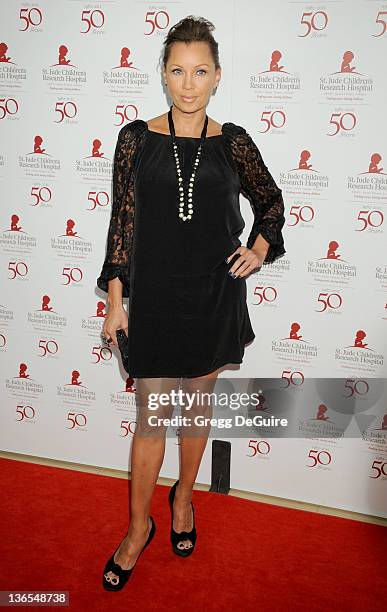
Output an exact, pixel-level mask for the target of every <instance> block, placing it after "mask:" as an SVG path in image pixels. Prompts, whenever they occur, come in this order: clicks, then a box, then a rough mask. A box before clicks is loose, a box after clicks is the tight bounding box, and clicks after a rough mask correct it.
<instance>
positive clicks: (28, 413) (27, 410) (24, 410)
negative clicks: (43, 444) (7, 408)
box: [16, 404, 35, 421]
mask: <svg viewBox="0 0 387 612" xmlns="http://www.w3.org/2000/svg"><path fill="white" fill-rule="evenodd" d="M16 414H18V415H19V416H20V419H16V420H17V421H24V419H33V418H35V408H33V407H32V406H24V405H22V404H19V405H18V406H16Z"/></svg>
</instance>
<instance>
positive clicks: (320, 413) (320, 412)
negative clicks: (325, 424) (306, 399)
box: [316, 404, 329, 421]
mask: <svg viewBox="0 0 387 612" xmlns="http://www.w3.org/2000/svg"><path fill="white" fill-rule="evenodd" d="M327 410H328V408H327V406H325V404H320V405H319V407H318V409H317V416H316V419H317V420H318V421H329V416H327V415H326V411H327Z"/></svg>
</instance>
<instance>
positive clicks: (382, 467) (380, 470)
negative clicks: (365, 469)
mask: <svg viewBox="0 0 387 612" xmlns="http://www.w3.org/2000/svg"><path fill="white" fill-rule="evenodd" d="M371 470H375V472H376V474H375V476H370V478H380V476H383V479H384V478H385V477H386V476H387V462H386V461H377V460H376V459H375V461H374V462H373V464H372V465H371Z"/></svg>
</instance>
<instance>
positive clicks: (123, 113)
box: [114, 104, 138, 126]
mask: <svg viewBox="0 0 387 612" xmlns="http://www.w3.org/2000/svg"><path fill="white" fill-rule="evenodd" d="M115 115H118V117H119V118H120V119H121V121H120V122H119V123H115V124H114V125H116V126H119V125H122V124H123V123H124V121H135V120H136V119H137V117H138V108H137V106H135V105H134V104H117V106H116V112H115Z"/></svg>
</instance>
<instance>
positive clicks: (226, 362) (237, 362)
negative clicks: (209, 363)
mask: <svg viewBox="0 0 387 612" xmlns="http://www.w3.org/2000/svg"><path fill="white" fill-rule="evenodd" d="M255 337H256V336H255V334H254V335H253V336H252V337H251V338H250V339H249V340H246V341H245V343H244V346H245V345H246V344H249V343H250V342H252V341H253V340H255ZM243 353H244V352H243ZM243 357H244V354H243V355H242V357H241V359H240V361H222V362H221V363H219V364H218V365H216V366H213V367H212V368H211V369H210V370H207V371H206V372H202V373H201V374H178V375H177V374H173V375H170V374H158V375H156V376H155V375H154V374H152V375H149V374H130V376H131V377H132V378H199V377H200V376H206V375H207V374H211V372H215V370H218V369H219V368H221V367H223V366H224V365H228V364H229V363H230V364H237V365H240V364H241V363H243Z"/></svg>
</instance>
